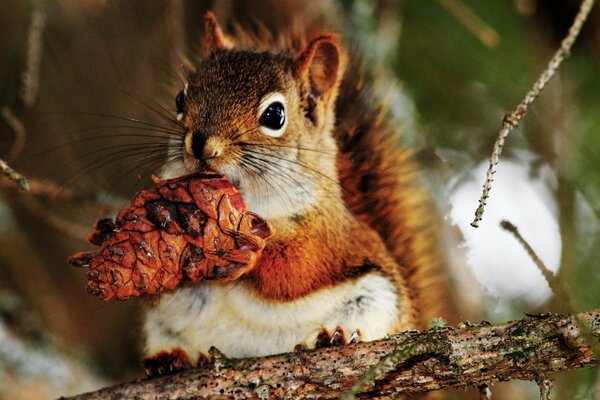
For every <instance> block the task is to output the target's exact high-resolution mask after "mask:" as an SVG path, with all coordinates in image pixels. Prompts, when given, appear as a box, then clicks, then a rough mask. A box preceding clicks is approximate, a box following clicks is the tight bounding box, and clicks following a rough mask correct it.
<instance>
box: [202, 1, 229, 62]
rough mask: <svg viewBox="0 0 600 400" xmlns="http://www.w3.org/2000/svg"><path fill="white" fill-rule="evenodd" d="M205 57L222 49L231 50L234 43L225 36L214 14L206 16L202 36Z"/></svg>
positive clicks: (209, 13)
mask: <svg viewBox="0 0 600 400" xmlns="http://www.w3.org/2000/svg"><path fill="white" fill-rule="evenodd" d="M202 41H203V43H202V44H203V46H202V47H203V49H204V56H206V57H208V56H210V55H211V54H212V53H213V52H215V51H217V50H220V49H230V48H232V47H233V41H232V40H231V39H229V38H228V37H227V36H225V35H224V34H223V31H222V30H221V27H220V26H219V21H217V17H216V16H215V14H213V13H212V12H210V11H209V12H207V13H206V14H205V15H204V35H202Z"/></svg>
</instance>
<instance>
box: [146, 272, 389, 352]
mask: <svg viewBox="0 0 600 400" xmlns="http://www.w3.org/2000/svg"><path fill="white" fill-rule="evenodd" d="M397 301H398V296H397V294H396V289H395V287H394V285H393V283H392V282H391V281H390V280H389V279H387V278H386V277H384V276H381V275H379V274H368V275H365V276H363V277H361V278H359V279H357V280H354V281H348V282H344V283H342V284H338V285H336V286H335V287H331V288H323V289H321V290H319V291H316V292H314V293H311V294H310V295H307V296H304V297H302V298H299V299H295V300H293V301H287V302H271V301H266V300H264V299H260V298H258V297H256V295H254V294H253V293H252V291H251V290H249V289H248V288H246V287H245V286H244V285H243V284H242V283H239V282H237V283H231V284H227V285H202V286H198V287H195V288H184V289H180V290H177V291H175V292H173V293H168V294H165V295H163V296H162V297H161V299H160V302H159V303H158V304H157V305H156V306H155V307H154V308H152V309H150V310H149V311H148V313H147V315H146V321H145V326H144V328H145V331H146V338H147V341H146V350H147V352H148V353H149V354H151V353H154V352H157V351H160V350H169V349H173V348H177V347H180V348H182V349H183V350H185V351H187V352H188V354H190V355H195V354H197V353H199V352H203V353H206V352H207V351H208V349H209V348H210V347H211V346H215V347H217V348H218V349H219V350H221V351H222V352H224V353H225V354H226V355H227V356H230V357H246V356H260V355H267V354H274V353H281V352H289V351H292V350H293V349H294V347H295V346H296V345H297V344H301V343H303V344H306V345H307V346H308V347H312V346H313V345H314V340H315V339H316V335H317V334H318V332H319V331H320V330H321V329H322V328H327V329H329V330H331V331H332V330H334V329H335V328H336V327H337V326H342V327H343V328H344V329H346V331H348V332H353V331H356V330H359V331H360V333H361V335H362V339H363V340H373V339H377V338H381V337H383V336H385V335H387V334H388V333H390V332H391V331H392V330H393V328H394V326H395V325H396V323H397V319H398V304H397Z"/></svg>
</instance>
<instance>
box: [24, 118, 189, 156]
mask: <svg viewBox="0 0 600 400" xmlns="http://www.w3.org/2000/svg"><path fill="white" fill-rule="evenodd" d="M104 128H105V127H101V129H104ZM111 128H115V126H113V127H111ZM138 129H141V130H146V129H147V128H141V127H139V128H138ZM84 130H85V131H92V130H98V129H97V128H87V129H84ZM67 133H69V132H67ZM132 137H140V138H149V139H152V138H154V139H162V141H157V142H147V143H152V144H154V143H160V144H162V145H165V143H166V142H167V141H168V140H173V138H171V137H167V136H162V135H150V134H147V135H145V134H126V135H125V134H105V135H98V136H92V137H85V138H80V139H77V140H72V141H69V142H68V143H64V144H61V145H59V146H55V147H51V148H49V149H46V150H43V151H40V152H37V153H33V154H32V155H31V156H30V157H28V158H27V159H26V160H31V159H33V158H35V157H39V156H41V155H44V154H48V153H50V152H53V151H56V150H60V149H64V148H67V147H71V146H73V145H76V144H81V143H87V142H93V141H97V140H102V139H114V138H132ZM176 140H178V142H176V143H183V138H181V139H176ZM124 145H125V144H124Z"/></svg>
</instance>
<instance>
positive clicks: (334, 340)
mask: <svg viewBox="0 0 600 400" xmlns="http://www.w3.org/2000/svg"><path fill="white" fill-rule="evenodd" d="M360 341H361V334H360V330H358V329H357V330H355V331H354V332H352V333H351V334H350V335H348V334H347V333H346V330H345V329H344V328H342V327H341V326H338V327H337V328H335V330H333V331H332V332H330V331H329V330H328V329H326V328H323V329H321V330H320V331H319V332H318V333H317V334H316V338H314V339H312V340H309V346H310V348H315V349H320V348H323V347H333V346H343V345H346V344H351V343H358V342H360ZM309 346H307V345H306V344H303V343H302V344H298V345H296V347H295V348H294V351H304V350H306V349H307V348H309Z"/></svg>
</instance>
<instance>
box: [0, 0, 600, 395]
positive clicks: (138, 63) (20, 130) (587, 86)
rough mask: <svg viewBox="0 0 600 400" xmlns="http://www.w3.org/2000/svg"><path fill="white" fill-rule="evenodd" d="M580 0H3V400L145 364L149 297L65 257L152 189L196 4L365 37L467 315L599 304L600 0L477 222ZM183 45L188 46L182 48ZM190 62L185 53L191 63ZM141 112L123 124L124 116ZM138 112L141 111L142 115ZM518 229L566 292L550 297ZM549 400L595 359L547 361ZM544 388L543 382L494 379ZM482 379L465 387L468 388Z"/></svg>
mask: <svg viewBox="0 0 600 400" xmlns="http://www.w3.org/2000/svg"><path fill="white" fill-rule="evenodd" d="M579 4H580V3H579V1H570V0H559V1H552V2H550V1H542V0H495V1H485V2H482V1H477V0H428V1H409V0H403V1H402V0H396V1H393V0H379V1H369V0H327V1H325V0H324V1H319V2H315V1H308V0H280V1H275V0H271V1H266V0H264V1H239V0H237V1H233V0H229V1H157V2H147V1H141V0H139V1H129V0H128V1H119V2H116V1H114V2H111V1H104V0H87V1H85V2H74V1H67V0H55V1H42V0H30V1H25V0H0V6H1V9H2V10H3V11H2V13H0V109H1V110H0V111H1V115H0V158H2V159H3V160H5V161H7V162H9V163H10V164H11V165H12V166H13V167H15V168H16V169H17V170H18V171H20V172H22V173H24V174H25V175H26V176H27V177H28V178H30V181H31V182H30V183H31V187H32V194H25V193H22V192H18V191H17V190H16V189H15V187H14V185H13V184H12V183H11V182H9V181H8V180H5V179H4V178H0V399H32V398H55V397H57V396H60V395H69V394H76V393H79V392H82V391H87V390H92V389H95V388H99V387H101V386H105V385H108V384H110V383H115V382H120V381H124V380H129V379H133V378H135V377H138V376H141V374H142V370H141V368H140V366H139V359H140V342H141V341H140V330H139V322H140V315H141V310H142V307H141V304H139V302H137V301H136V300H130V301H127V302H114V303H109V304H103V303H101V302H100V301H98V299H96V298H95V297H92V296H90V295H88V294H87V293H86V291H85V274H84V273H83V272H82V271H77V270H73V269H71V268H69V267H68V266H67V265H66V259H67V257H68V256H69V255H71V254H73V253H74V252H76V251H82V250H86V249H92V246H91V245H89V244H87V243H86V241H85V237H86V235H87V233H88V232H89V231H90V229H91V227H92V225H93V223H94V221H95V220H96V219H97V218H99V217H103V216H110V215H113V214H114V212H115V210H117V209H119V208H120V207H122V206H124V205H127V204H128V199H130V198H131V196H132V194H133V193H135V192H136V191H138V190H140V189H141V188H142V187H145V186H149V185H150V181H149V176H150V175H151V174H153V173H154V174H158V173H159V172H160V165H161V163H162V162H163V161H164V157H165V155H164V147H161V146H163V145H162V143H164V140H165V135H164V132H156V131H152V130H151V129H152V127H151V126H150V125H148V124H147V123H152V124H158V125H162V126H165V125H166V123H165V121H164V120H163V119H162V118H163V117H162V116H161V114H164V113H165V112H169V113H172V112H174V108H175V104H174V99H175V95H176V94H177V93H178V91H179V90H180V89H181V85H182V83H181V82H182V80H185V75H186V73H187V72H189V71H190V69H189V67H188V65H193V63H194V60H197V59H198V58H199V53H200V35H201V29H202V16H203V14H204V12H205V11H206V10H209V9H211V10H213V11H214V12H215V13H216V14H217V16H218V17H219V19H220V20H221V22H222V24H223V25H224V27H227V28H229V29H232V28H233V27H234V26H235V25H236V24H238V25H240V26H242V27H244V29H249V30H256V29H258V28H260V27H261V26H262V27H266V28H267V29H268V30H270V31H272V32H278V31H280V30H282V29H286V28H287V27H289V26H291V25H292V24H293V23H294V22H293V21H303V23H304V25H305V26H306V27H307V30H308V31H309V32H311V31H316V30H324V28H322V27H323V26H326V27H327V28H326V30H333V31H336V32H340V33H341V34H342V35H343V37H344V38H345V41H346V44H347V45H348V46H349V47H350V48H352V49H354V50H356V51H358V52H360V53H361V54H362V57H363V58H364V60H365V64H366V65H367V67H368V69H369V70H370V71H371V73H372V74H373V75H374V76H376V77H377V79H376V84H377V85H378V87H380V89H381V93H382V96H385V97H386V98H387V99H389V100H388V101H390V105H391V108H390V111H391V114H392V115H393V117H394V118H395V119H396V120H397V125H398V129H399V131H401V132H402V135H401V139H400V140H401V143H399V145H405V146H412V147H413V148H414V149H415V152H416V156H417V157H418V159H419V160H420V162H421V163H422V165H423V180H424V184H426V185H428V186H429V187H430V188H431V192H432V197H433V198H434V200H435V202H436V203H437V205H438V207H439V210H440V212H441V213H442V215H443V216H444V217H445V219H446V221H447V226H445V227H440V232H443V234H444V237H445V241H446V242H447V251H446V253H447V255H448V264H449V269H450V271H451V276H452V279H451V282H452V285H453V288H454V293H455V296H456V299H455V300H456V301H457V302H458V303H459V304H460V306H459V308H460V310H461V315H460V318H461V320H467V319H469V320H471V321H479V320H482V319H487V320H490V321H492V322H500V321H506V320H509V319H516V318H521V317H522V316H523V312H542V311H543V312H545V311H554V312H568V311H570V309H569V306H568V305H567V303H568V302H569V301H572V303H573V304H574V307H575V308H576V309H577V310H580V311H587V310H591V309H594V308H598V307H600V290H599V289H598V288H599V287H600V268H599V266H598V264H597V263H598V261H597V260H598V258H599V256H600V232H599V226H600V225H599V224H598V213H599V212H600V134H599V133H600V7H598V6H597V7H596V9H594V10H592V13H591V15H590V19H589V21H588V22H587V24H586V26H585V27H584V28H583V31H582V33H581V36H580V37H579V39H578V41H577V43H576V44H575V46H574V48H573V51H572V54H571V57H570V58H569V59H567V60H566V62H565V63H564V64H563V66H562V67H561V69H560V72H559V74H558V76H557V77H556V78H555V79H554V80H553V81H552V82H551V83H550V85H549V86H548V87H547V89H546V90H545V91H544V92H543V93H542V95H541V96H540V98H539V99H538V100H537V101H536V103H535V104H534V105H533V107H532V108H531V109H530V112H529V114H528V116H527V118H526V119H525V121H524V123H523V124H522V125H521V127H520V128H518V129H517V130H516V131H514V132H513V133H512V134H511V136H509V138H508V140H507V144H506V146H505V152H504V154H503V157H502V161H501V163H500V165H499V171H498V174H497V175H496V181H495V185H494V187H493V190H492V192H491V198H490V200H489V206H488V209H487V211H486V214H485V216H484V220H483V222H482V223H481V228H479V229H477V230H475V229H473V228H471V227H470V226H469V223H470V222H471V220H472V216H473V212H474V210H475V208H476V205H477V200H478V198H479V196H480V189H481V185H482V184H483V179H484V176H485V169H486V167H487V158H488V157H489V153H490V151H491V148H492V144H493V142H494V139H495V137H496V134H497V132H498V129H499V127H500V124H501V121H502V117H503V115H504V114H505V113H506V112H508V111H510V110H512V108H513V107H514V106H515V105H516V104H517V103H518V102H519V101H520V100H521V98H522V97H523V95H524V93H525V92H526V91H527V90H528V89H529V87H530V86H531V85H532V83H533V82H534V81H535V79H536V78H537V77H538V75H539V73H540V72H541V71H542V70H543V68H544V67H545V64H546V62H547V61H548V60H549V59H550V57H551V55H552V53H553V51H554V50H555V49H556V48H557V47H558V46H559V43H560V41H561V39H562V38H563V37H564V35H565V33H566V31H567V30H568V27H569V26H570V24H571V22H572V20H573V18H574V16H575V14H576V12H577V9H578V7H579ZM188 60H189V61H188ZM190 62H191V64H190ZM132 119H133V120H132ZM139 121H145V122H139ZM501 219H507V220H509V221H511V222H512V223H514V224H515V225H517V227H518V228H519V230H520V232H521V233H522V234H523V236H524V237H525V238H526V239H527V240H528V241H529V242H530V243H531V245H532V247H533V248H534V249H535V250H536V251H537V252H538V255H539V256H540V258H541V259H542V260H543V261H544V262H545V263H546V265H547V266H548V268H550V269H551V270H553V271H554V272H555V273H556V274H557V275H558V277H559V279H560V281H561V283H562V284H563V285H564V286H565V287H566V288H567V290H568V293H569V295H570V299H565V298H556V297H555V296H553V295H552V293H551V291H550V289H549V287H548V285H547V284H546V282H545V281H544V279H543V278H542V276H541V274H540V273H539V271H538V270H537V269H536V267H535V266H534V264H533V263H532V262H531V260H530V259H529V257H528V256H527V255H526V253H525V251H524V250H523V249H522V248H521V247H520V246H519V245H518V244H517V242H516V240H515V239H514V238H513V237H512V236H511V235H510V234H508V233H507V232H505V231H503V230H502V229H501V228H500V227H499V221H500V220H501ZM555 378H556V379H557V385H556V387H555V389H554V391H553V398H555V399H592V398H593V399H600V383H598V382H599V381H598V371H597V369H587V370H581V371H577V372H571V373H562V374H557V375H556V376H555ZM492 391H493V393H494V398H498V399H500V398H502V399H535V398H539V397H538V395H537V388H536V386H535V384H532V383H526V382H511V383H503V384H497V385H494V386H493V387H492ZM473 393H474V391H467V392H462V391H461V392H456V393H454V394H453V396H455V398H457V399H462V398H470V396H472V395H473Z"/></svg>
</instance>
